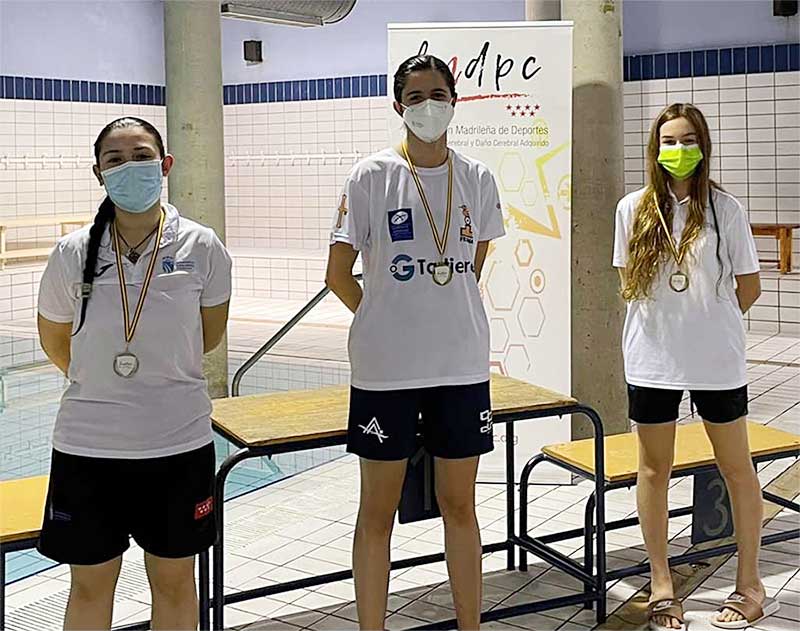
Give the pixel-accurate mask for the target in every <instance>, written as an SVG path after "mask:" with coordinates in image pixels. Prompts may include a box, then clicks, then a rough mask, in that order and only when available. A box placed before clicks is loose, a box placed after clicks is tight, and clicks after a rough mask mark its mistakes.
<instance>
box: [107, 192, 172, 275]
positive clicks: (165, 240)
mask: <svg viewBox="0 0 800 631" xmlns="http://www.w3.org/2000/svg"><path fill="white" fill-rule="evenodd" d="M162 208H163V209H164V213H165V215H166V216H165V217H164V232H163V234H162V235H161V243H159V244H158V247H159V248H164V247H166V246H168V245H171V244H172V243H174V242H175V240H176V239H177V238H178V229H179V227H180V218H181V217H180V215H179V214H178V209H177V208H175V206H173V205H172V204H163V205H162ZM152 251H153V241H152V240H151V241H150V243H148V244H147V247H146V248H145V249H144V252H142V256H143V257H144V256H145V255H147V254H150V252H152ZM98 258H99V259H100V260H105V261H115V260H116V258H115V256H114V249H113V248H112V247H111V225H110V224H107V225H106V229H105V231H104V232H103V236H102V238H101V239H100V249H99V251H98Z"/></svg>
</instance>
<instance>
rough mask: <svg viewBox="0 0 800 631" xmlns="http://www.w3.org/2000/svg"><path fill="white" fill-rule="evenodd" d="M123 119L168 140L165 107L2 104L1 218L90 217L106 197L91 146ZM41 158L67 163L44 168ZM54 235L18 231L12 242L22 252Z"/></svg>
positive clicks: (47, 231)
mask: <svg viewBox="0 0 800 631" xmlns="http://www.w3.org/2000/svg"><path fill="white" fill-rule="evenodd" d="M124 115H132V116H139V117H141V118H144V119H146V120H148V121H150V122H152V123H153V124H154V125H155V126H156V127H157V128H158V129H159V130H161V131H162V133H164V134H165V135H166V110H165V109H164V108H163V107H154V106H146V105H142V106H140V105H105V104H89V103H64V102H54V101H24V100H3V99H0V219H8V218H14V217H30V216H32V215H57V214H66V215H69V214H87V215H90V214H92V213H93V212H94V210H95V209H96V208H97V205H98V204H99V202H100V201H101V200H102V198H103V194H104V193H103V189H102V188H100V186H99V184H98V183H97V180H96V179H95V178H94V176H93V175H92V171H91V166H92V164H93V163H94V157H93V153H92V152H93V148H92V143H93V142H94V139H95V138H96V136H97V134H98V133H99V131H100V130H101V129H102V128H103V126H105V125H106V123H108V122H109V121H111V120H113V119H115V118H119V117H120V116H124ZM43 156H45V157H47V158H51V159H52V158H58V157H59V156H62V157H63V158H65V160H64V161H63V163H62V164H60V165H56V164H51V163H47V164H42V162H41V158H42V157H43ZM3 158H12V159H16V158H28V163H27V164H8V163H5V162H4V160H3ZM37 159H39V161H38V162H37ZM76 159H77V160H76ZM56 235H57V233H56V227H55V226H53V227H39V228H20V229H16V230H13V231H9V234H8V240H9V244H10V245H11V246H12V247H21V246H30V245H32V244H34V243H37V242H41V243H52V242H53V240H54V239H55V238H56Z"/></svg>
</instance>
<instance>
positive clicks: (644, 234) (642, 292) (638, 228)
mask: <svg viewBox="0 0 800 631" xmlns="http://www.w3.org/2000/svg"><path fill="white" fill-rule="evenodd" d="M676 118H685V119H687V120H688V121H689V122H690V123H691V124H692V127H694V130H695V133H696V135H697V144H698V146H699V147H700V150H701V151H702V152H703V159H702V160H701V161H700V164H698V165H697V169H696V170H695V172H694V174H693V175H692V179H691V185H690V189H689V210H688V216H687V217H686V225H685V226H684V228H683V235H682V236H681V243H680V245H679V247H678V253H679V255H680V256H685V255H686V253H687V252H689V250H690V248H691V247H692V245H693V244H694V242H695V241H696V240H697V238H698V237H699V236H700V232H701V231H702V229H703V226H704V224H705V214H706V212H705V207H706V203H707V201H708V199H709V193H710V192H711V188H712V187H713V188H719V187H718V186H717V185H716V184H715V183H714V182H713V181H711V179H710V178H709V174H708V172H709V162H710V159H711V135H710V134H709V132H708V123H706V119H705V116H703V113H702V112H701V111H700V110H699V109H697V108H696V107H695V106H694V105H692V104H691V103H673V104H672V105H669V106H667V107H666V108H664V110H663V111H662V112H661V113H660V114H659V115H658V117H657V118H656V120H655V122H654V123H653V126H652V128H651V129H650V139H649V141H648V143H647V175H648V185H647V188H646V189H645V192H644V195H643V196H642V198H641V200H640V201H639V204H638V205H637V207H636V212H635V215H634V220H633V230H632V234H631V238H630V242H629V244H628V264H627V266H626V269H625V286H624V287H623V289H622V297H623V298H624V299H625V300H628V301H630V300H642V299H644V298H647V297H648V296H649V295H650V289H651V287H652V284H653V280H654V279H655V278H656V276H657V274H658V271H659V268H660V266H661V264H662V262H664V261H666V260H669V258H670V257H671V256H672V253H671V249H670V246H669V242H668V239H667V235H666V234H664V229H663V228H662V226H661V220H660V219H659V218H658V211H657V210H656V203H655V200H656V199H657V200H658V205H659V207H660V208H661V210H662V212H663V213H664V218H665V219H666V221H667V225H668V226H671V225H672V217H673V209H672V204H671V203H670V196H669V188H668V183H669V175H668V174H667V173H666V171H664V169H663V168H662V167H661V165H660V164H659V163H658V151H659V147H660V145H661V136H660V132H661V126H662V125H663V124H664V123H666V122H667V121H671V120H675V119H676ZM715 219H716V217H715Z"/></svg>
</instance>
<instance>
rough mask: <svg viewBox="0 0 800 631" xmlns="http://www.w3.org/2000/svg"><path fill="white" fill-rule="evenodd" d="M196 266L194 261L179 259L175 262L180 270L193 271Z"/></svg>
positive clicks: (176, 267)
mask: <svg viewBox="0 0 800 631" xmlns="http://www.w3.org/2000/svg"><path fill="white" fill-rule="evenodd" d="M194 267H195V263H194V261H177V262H176V263H175V269H176V270H178V271H179V272H193V271H194Z"/></svg>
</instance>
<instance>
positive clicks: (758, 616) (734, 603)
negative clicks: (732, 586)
mask: <svg viewBox="0 0 800 631" xmlns="http://www.w3.org/2000/svg"><path fill="white" fill-rule="evenodd" d="M780 608H781V606H780V604H779V603H778V601H777V600H775V599H774V598H765V599H764V602H762V603H759V602H758V601H757V600H756V599H755V598H751V597H750V596H747V595H745V594H741V593H739V592H733V593H732V594H731V595H730V596H728V598H727V599H726V600H725V602H724V603H722V607H720V608H719V609H718V610H717V611H716V613H715V614H714V615H713V616H711V624H713V625H714V626H715V627H717V628H719V629H746V628H747V627H750V626H753V625H756V624H758V623H759V622H761V621H762V620H764V618H768V617H769V616H771V615H772V614H774V613H776V612H777V611H778V609H780ZM726 609H730V610H731V611H735V612H736V613H738V614H739V615H740V616H742V617H743V618H744V620H731V621H730V622H722V621H720V620H718V619H717V617H718V616H719V615H720V614H721V613H723V612H724V611H725V610H726Z"/></svg>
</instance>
